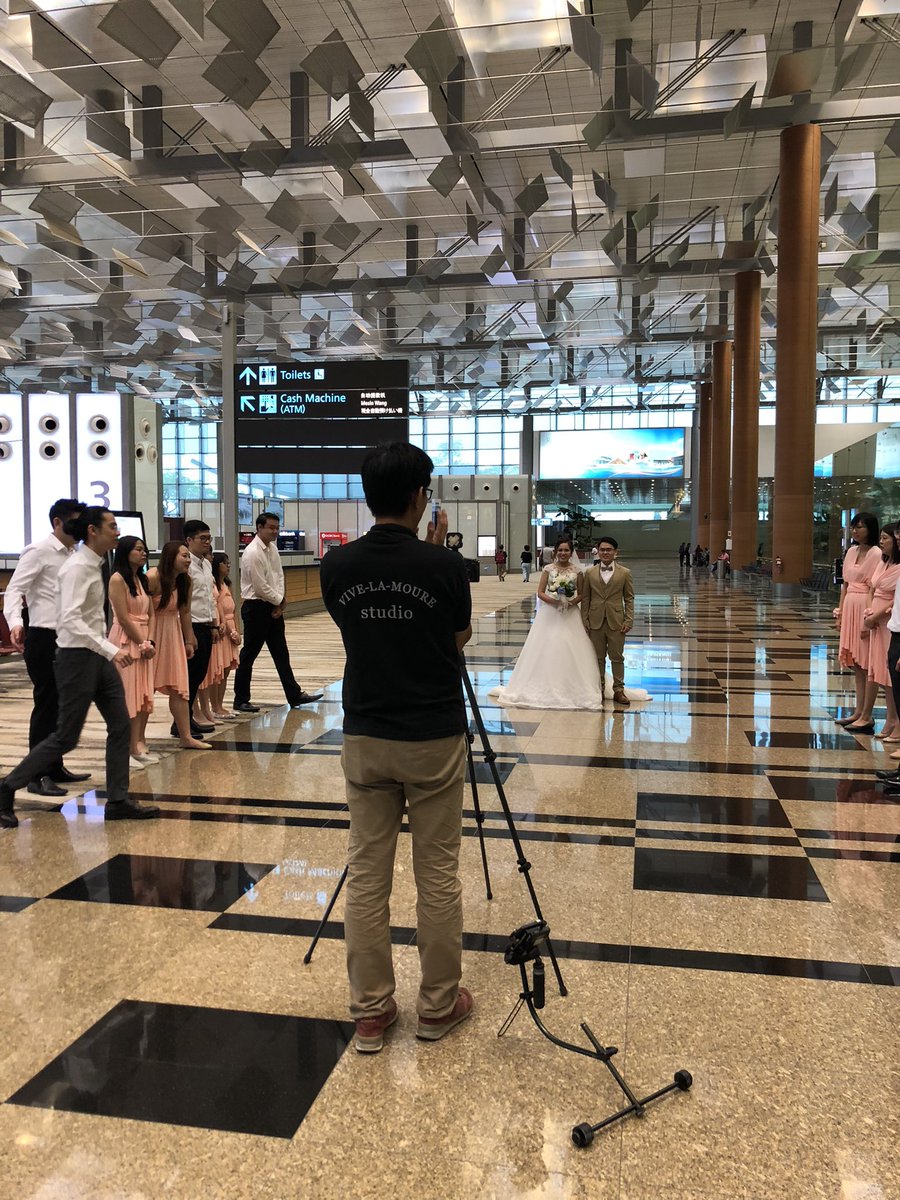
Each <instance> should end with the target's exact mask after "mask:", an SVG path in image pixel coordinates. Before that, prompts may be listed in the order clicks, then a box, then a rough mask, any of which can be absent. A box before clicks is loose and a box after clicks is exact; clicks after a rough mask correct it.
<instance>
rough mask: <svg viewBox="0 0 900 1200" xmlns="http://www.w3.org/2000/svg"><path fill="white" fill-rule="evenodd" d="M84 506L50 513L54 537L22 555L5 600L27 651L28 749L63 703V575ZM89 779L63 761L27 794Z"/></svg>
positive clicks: (45, 733) (60, 505) (69, 504)
mask: <svg viewBox="0 0 900 1200" xmlns="http://www.w3.org/2000/svg"><path fill="white" fill-rule="evenodd" d="M84 507H85V506H84V505H83V504H82V503H81V501H80V500H57V501H56V503H55V504H54V505H53V506H52V508H51V509H50V524H51V526H52V528H53V532H52V533H51V534H50V536H49V537H46V538H44V539H43V540H42V541H40V542H32V543H31V545H30V546H26V547H25V549H24V550H23V551H22V553H21V554H20V556H19V561H18V563H17V564H16V569H15V571H13V574H12V579H10V581H9V583H8V584H7V587H6V595H5V597H4V600H3V615H4V616H5V617H6V621H7V624H8V625H9V633H10V640H11V641H12V644H13V645H14V646H15V648H16V649H17V650H20V651H23V652H24V657H25V670H26V671H27V672H28V678H29V679H30V680H31V685H32V689H33V690H32V695H33V698H34V708H33V709H32V712H31V724H30V725H29V728H28V748H29V750H33V749H34V748H35V746H37V745H38V743H40V742H42V741H43V740H44V739H45V738H48V737H49V736H50V734H51V733H52V732H53V730H54V729H55V728H56V721H57V716H58V712H59V703H58V696H57V691H56V675H55V673H54V670H53V663H54V659H55V657H56V600H57V592H58V587H59V572H60V570H61V568H62V565H63V563H65V562H66V561H67V559H68V557H69V555H71V554H72V552H73V550H74V548H75V537H74V535H73V533H72V527H73V522H74V521H75V519H76V518H77V517H78V516H79V515H80V513H82V512H83V511H84ZM25 606H27V608H28V631H27V633H26V631H25V622H24V620H23V616H22V609H23V607H25ZM90 777H91V776H90V772H84V773H82V772H75V771H70V770H68V768H67V767H66V766H65V765H64V764H63V761H62V759H60V760H59V762H56V763H51V764H50V766H49V767H48V768H47V771H46V773H45V774H44V775H43V776H42V777H41V778H39V779H32V780H30V781H29V783H28V791H29V792H31V793H32V794H33V795H35V796H65V795H66V790H65V788H63V787H60V786H59V785H60V784H62V783H83V782H84V781H85V780H86V779H90Z"/></svg>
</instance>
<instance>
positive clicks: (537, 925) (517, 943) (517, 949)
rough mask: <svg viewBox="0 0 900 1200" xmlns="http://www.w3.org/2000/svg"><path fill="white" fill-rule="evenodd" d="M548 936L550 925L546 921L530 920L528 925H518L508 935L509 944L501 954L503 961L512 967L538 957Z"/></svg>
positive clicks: (522, 964) (532, 960) (519, 965)
mask: <svg viewBox="0 0 900 1200" xmlns="http://www.w3.org/2000/svg"><path fill="white" fill-rule="evenodd" d="M549 936H550V926H549V925H548V924H547V922H546V921H532V922H531V923H530V924H529V925H520V926H519V928H518V929H514V930H513V931H512V933H511V934H510V935H509V944H508V945H507V947H506V950H505V951H504V954H503V961H504V962H507V963H509V964H510V966H513V967H521V966H524V965H525V963H527V962H534V961H535V959H537V958H540V955H541V950H542V949H543V947H544V946H545V944H546V941H547V939H548V938H549Z"/></svg>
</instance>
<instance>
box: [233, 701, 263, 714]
mask: <svg viewBox="0 0 900 1200" xmlns="http://www.w3.org/2000/svg"><path fill="white" fill-rule="evenodd" d="M234 711H235V712H259V705H258V704H251V703H250V702H249V700H248V701H247V703H246V704H235V705H234Z"/></svg>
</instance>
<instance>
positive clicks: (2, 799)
mask: <svg viewBox="0 0 900 1200" xmlns="http://www.w3.org/2000/svg"><path fill="white" fill-rule="evenodd" d="M15 795H16V794H15V792H13V791H11V790H10V788H8V787H3V785H2V784H0V829H15V828H16V826H17V825H18V824H19V818H18V817H17V816H16V814H15V813H14V812H13V800H14V799H15Z"/></svg>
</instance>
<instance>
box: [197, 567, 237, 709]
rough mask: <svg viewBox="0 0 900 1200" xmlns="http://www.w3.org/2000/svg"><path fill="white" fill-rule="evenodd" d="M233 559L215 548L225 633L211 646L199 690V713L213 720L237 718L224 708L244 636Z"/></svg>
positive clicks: (218, 601) (214, 572)
mask: <svg viewBox="0 0 900 1200" xmlns="http://www.w3.org/2000/svg"><path fill="white" fill-rule="evenodd" d="M230 569H232V562H230V559H229V558H228V554H224V553H222V552H221V551H216V553H215V554H214V556H212V582H214V583H215V587H216V606H217V608H218V624H220V628H221V629H222V636H221V637H220V638H218V641H217V642H216V644H215V646H214V647H212V655H211V658H210V664H209V671H208V672H206V678H205V679H204V680H203V688H202V689H200V712H202V713H203V715H204V716H205V718H206V719H208V720H211V721H233V720H236V718H235V715H234V714H233V713H227V712H226V710H224V695H226V688H227V685H228V676H229V674H230V672H232V671H233V670H234V667H236V666H238V655H236V654H235V653H234V652H235V648H236V647H238V646H240V644H241V635H240V634H239V632H238V625H236V623H235V619H234V610H235V605H234V595H233V594H232V581H230V578H229V576H228V572H229V571H230Z"/></svg>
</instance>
